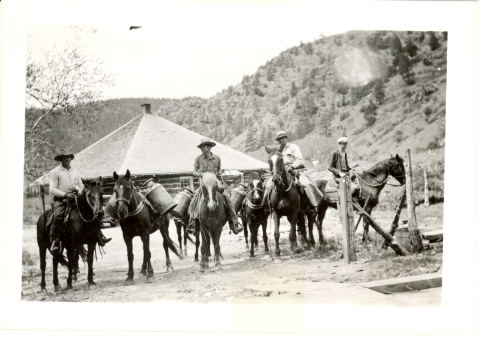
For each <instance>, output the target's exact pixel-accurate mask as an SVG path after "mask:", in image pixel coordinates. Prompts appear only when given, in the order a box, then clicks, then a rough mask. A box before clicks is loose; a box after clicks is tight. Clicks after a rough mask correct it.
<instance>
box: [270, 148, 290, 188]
mask: <svg viewBox="0 0 480 354" xmlns="http://www.w3.org/2000/svg"><path fill="white" fill-rule="evenodd" d="M279 157H282V159H283V156H282V155H280V156H279ZM270 160H271V157H270ZM272 166H273V171H271V172H272V180H273V176H275V174H278V175H280V179H281V181H282V185H283V184H284V183H283V178H282V177H283V176H282V173H283V171H282V172H279V171H277V169H276V166H275V165H274V163H273V161H272ZM284 170H285V168H284ZM293 180H294V178H293V177H292V179H291V180H290V185H289V186H288V188H287V189H285V192H288V191H289V190H290V188H292V185H293ZM274 187H275V189H276V188H277V185H276V184H275V185H274Z"/></svg>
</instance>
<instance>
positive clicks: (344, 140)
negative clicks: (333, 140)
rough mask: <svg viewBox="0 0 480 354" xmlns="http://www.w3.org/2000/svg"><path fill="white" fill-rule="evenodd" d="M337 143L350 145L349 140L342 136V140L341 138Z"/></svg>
mask: <svg viewBox="0 0 480 354" xmlns="http://www.w3.org/2000/svg"><path fill="white" fill-rule="evenodd" d="M337 143H339V144H341V143H348V138H347V137H345V136H342V137H341V138H339V139H338V140H337Z"/></svg>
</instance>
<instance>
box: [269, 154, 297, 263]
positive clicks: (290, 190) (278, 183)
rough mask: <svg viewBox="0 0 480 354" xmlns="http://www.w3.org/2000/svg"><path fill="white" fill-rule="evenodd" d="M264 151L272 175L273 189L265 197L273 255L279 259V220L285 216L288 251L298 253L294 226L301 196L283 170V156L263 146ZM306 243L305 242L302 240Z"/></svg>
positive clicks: (291, 177) (291, 179)
mask: <svg viewBox="0 0 480 354" xmlns="http://www.w3.org/2000/svg"><path fill="white" fill-rule="evenodd" d="M265 151H266V152H267V154H269V158H268V164H269V165H270V172H271V173H272V182H273V188H272V189H271V190H270V193H269V194H270V195H268V196H266V197H267V198H268V199H267V200H268V204H269V207H270V209H271V212H272V214H273V221H274V225H275V232H274V236H275V255H276V257H278V258H280V246H279V239H280V231H279V228H280V218H281V217H282V216H286V217H287V219H288V221H289V222H290V234H289V240H290V250H291V251H292V252H299V249H298V247H297V235H296V224H297V218H298V213H299V212H300V207H301V196H300V192H299V190H298V188H297V187H296V185H295V182H294V178H293V176H291V175H290V174H289V173H287V171H286V170H285V165H284V162H283V155H282V154H281V153H280V152H278V151H277V149H269V148H268V147H267V146H265ZM304 242H306V240H304Z"/></svg>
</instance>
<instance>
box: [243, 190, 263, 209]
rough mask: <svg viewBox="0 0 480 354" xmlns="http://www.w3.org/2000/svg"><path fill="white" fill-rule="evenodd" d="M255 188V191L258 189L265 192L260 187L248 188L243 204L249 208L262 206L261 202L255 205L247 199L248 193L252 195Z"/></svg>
mask: <svg viewBox="0 0 480 354" xmlns="http://www.w3.org/2000/svg"><path fill="white" fill-rule="evenodd" d="M256 190H257V191H260V192H262V193H264V192H265V191H264V190H262V189H260V188H253V189H249V190H248V192H247V195H246V196H245V200H246V201H245V204H247V205H248V207H249V208H250V209H261V208H263V206H262V203H261V202H260V204H259V205H255V204H253V203H252V202H251V201H250V199H248V195H249V194H251V195H253V192H254V191H256Z"/></svg>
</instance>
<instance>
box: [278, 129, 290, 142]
mask: <svg viewBox="0 0 480 354" xmlns="http://www.w3.org/2000/svg"><path fill="white" fill-rule="evenodd" d="M284 137H285V138H288V135H287V133H285V132H284V131H283V130H280V131H279V132H278V133H277V137H276V138H275V140H278V139H280V138H284Z"/></svg>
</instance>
